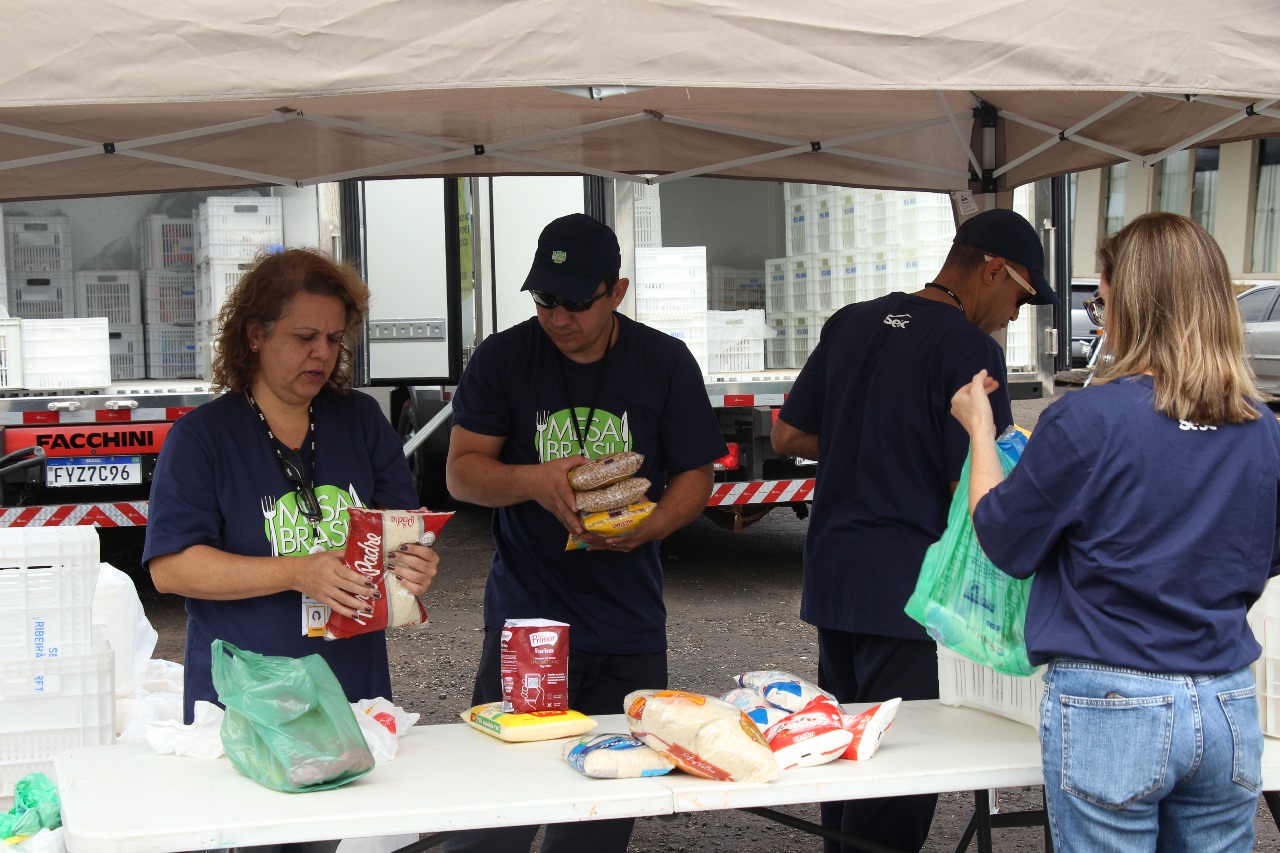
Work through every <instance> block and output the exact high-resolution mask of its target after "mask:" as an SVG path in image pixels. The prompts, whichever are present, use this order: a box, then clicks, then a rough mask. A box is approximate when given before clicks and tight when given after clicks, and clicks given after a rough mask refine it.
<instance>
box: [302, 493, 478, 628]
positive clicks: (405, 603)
mask: <svg viewBox="0 0 1280 853" xmlns="http://www.w3.org/2000/svg"><path fill="white" fill-rule="evenodd" d="M347 515H348V517H349V519H350V527H349V529H348V532H347V548H346V551H345V552H343V555H342V562H343V564H344V565H346V566H347V568H349V569H352V570H353V571H356V572H359V573H360V574H362V575H364V576H365V577H366V578H368V579H369V580H371V581H373V582H374V587H373V589H371V590H369V592H368V593H366V594H364V595H361V596H357V598H359V599H360V600H361V601H362V602H364V603H365V604H366V605H369V606H371V607H372V609H373V613H372V615H368V616H366V615H363V614H356V615H355V616H343V615H342V614H341V613H336V612H332V611H331V612H330V613H329V621H328V622H327V623H326V624H325V632H324V638H325V639H326V640H340V639H343V638H345V637H354V636H355V635H357V634H367V633H369V632H370V631H382V630H385V629H387V628H398V627H400V626H402V625H424V624H426V621H427V610H426V608H425V607H423V606H422V602H420V601H418V598H417V596H415V595H414V594H413V593H411V592H409V591H408V590H407V589H405V588H404V587H403V586H401V585H400V581H399V579H397V578H396V576H395V574H394V573H392V572H389V571H387V558H388V557H389V556H390V555H392V554H394V553H395V552H396V551H397V550H399V548H400V546H401V545H405V544H409V543H417V544H420V545H433V544H435V541H436V537H437V536H438V535H439V533H440V530H441V528H443V527H444V525H445V522H447V521H448V520H449V519H450V518H452V517H453V513H451V512H428V511H427V510H425V509H385V510H384V509H366V508H364V507H354V506H353V507H351V508H349V509H348V510H347ZM374 592H378V593H380V594H381V595H380V597H378V598H374V597H373V593H374Z"/></svg>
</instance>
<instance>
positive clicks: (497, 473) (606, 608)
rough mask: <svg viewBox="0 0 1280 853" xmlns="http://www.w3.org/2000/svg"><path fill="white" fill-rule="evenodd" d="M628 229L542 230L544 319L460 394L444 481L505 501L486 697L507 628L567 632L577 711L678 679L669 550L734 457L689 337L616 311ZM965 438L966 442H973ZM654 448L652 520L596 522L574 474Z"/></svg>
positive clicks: (475, 839)
mask: <svg viewBox="0 0 1280 853" xmlns="http://www.w3.org/2000/svg"><path fill="white" fill-rule="evenodd" d="M621 266H622V255H621V252H620V251H619V248H618V239H617V237H616V236H615V235H614V233H613V231H612V230H610V229H609V228H608V227H607V226H605V225H603V224H601V223H600V222H598V221H596V220H595V219H592V218H591V217H590V216H586V215H584V214H580V213H578V214H572V215H570V216H564V217H561V218H560V219H557V220H555V221H553V222H552V223H550V224H549V225H547V227H546V228H544V229H543V231H542V235H541V236H540V237H539V239H538V249H537V252H536V253H535V254H534V258H533V266H532V268H531V269H530V270H529V276H528V278H527V279H525V283H524V287H523V288H522V289H523V290H527V291H529V294H530V296H532V297H533V303H534V306H535V309H536V312H537V314H536V316H535V317H533V318H531V319H529V320H527V321H526V322H524V323H521V324H520V325H518V326H515V327H514V328H511V329H508V330H507V331H504V332H500V333H498V334H496V335H493V336H492V337H490V338H488V339H487V340H485V341H484V343H482V344H481V345H480V346H479V347H478V348H477V349H476V351H475V354H474V355H473V356H472V357H471V360H470V362H469V363H468V364H467V369H466V371H465V372H464V373H463V375H462V379H461V381H460V383H459V385H458V389H457V392H456V393H455V394H454V398H453V432H452V433H451V435H450V439H449V460H448V463H447V469H446V477H447V482H448V485H449V491H450V492H451V493H452V494H453V496H454V497H456V498H458V499H459V500H463V501H467V502H469V503H474V504H479V505H481V506H490V507H494V508H495V509H494V514H493V540H494V544H495V546H496V550H495V553H494V555H493V560H492V563H491V564H490V568H489V577H488V581H487V583H486V585H485V594H484V624H485V631H484V633H485V637H484V648H483V650H482V653H481V660H480V667H479V671H478V673H477V674H476V683H475V691H474V693H473V695H472V704H473V705H474V704H480V703H483V702H496V701H498V700H500V699H501V698H502V687H501V681H500V678H501V676H500V673H501V665H500V661H499V654H500V651H501V632H502V626H503V623H504V621H505V620H507V619H522V618H545V619H554V620H557V621H560V622H567V623H568V624H569V626H570V629H569V645H570V655H569V707H570V708H572V709H573V710H575V711H581V712H582V713H584V714H620V713H622V712H623V710H624V708H623V697H625V696H626V695H627V694H628V693H629V692H631V691H632V690H637V689H641V688H657V689H661V688H665V687H666V686H667V632H666V621H667V612H666V607H665V605H664V604H663V600H662V565H661V563H660V562H659V558H658V543H659V542H660V541H661V540H662V539H663V538H664V537H665V536H667V535H668V534H670V533H671V532H672V531H674V530H677V529H679V528H681V527H683V526H684V525H686V524H688V523H689V522H690V521H692V520H693V519H694V518H695V517H697V516H698V514H699V513H700V512H701V511H702V509H703V507H704V506H706V503H707V498H708V497H709V496H710V495H711V484H712V468H711V465H712V462H714V461H715V460H716V459H718V458H720V457H721V456H723V455H724V454H725V453H726V452H727V447H726V446H725V442H724V438H723V436H722V435H721V434H720V427H719V424H718V423H717V420H716V417H715V413H714V412H713V411H712V409H711V403H710V400H709V399H708V397H707V393H706V388H705V387H704V385H703V381H702V373H701V371H700V370H699V368H698V363H697V362H696V361H695V360H694V357H693V354H692V353H690V352H689V348H688V347H687V346H686V345H685V344H684V343H683V342H682V341H680V340H677V339H676V338H673V337H671V336H670V335H666V334H663V333H662V332H660V331H657V330H656V329H651V328H649V327H648V326H645V325H642V324H640V323H637V322H635V321H633V320H631V319H628V318H627V317H625V316H623V315H621V314H619V313H617V311H616V309H617V307H618V305H619V303H621V302H622V299H623V297H624V296H625V295H626V292H627V286H628V282H627V280H626V279H625V278H619V277H618V274H619V271H620V269H621ZM966 441H967V439H966ZM622 451H634V452H636V453H639V454H642V455H643V456H644V464H643V466H642V467H641V468H640V471H639V472H638V474H637V476H640V477H643V478H646V479H648V480H649V481H650V482H651V483H652V486H651V487H650V489H649V491H648V493H647V497H648V499H649V500H652V501H656V503H657V506H656V507H655V508H654V510H653V512H652V514H650V515H649V517H648V518H647V519H646V520H645V521H644V522H643V523H642V524H641V525H640V526H639V527H637V528H636V529H634V530H633V531H632V532H630V533H628V534H626V535H625V536H619V537H610V538H605V537H601V536H598V535H595V534H590V533H587V534H585V536H584V540H585V541H586V542H588V543H589V544H590V545H591V548H590V549H589V550H586V551H582V550H575V551H566V550H565V543H566V539H567V538H568V536H569V534H571V533H572V534H575V535H583V534H584V530H583V526H582V519H581V518H580V517H579V513H578V511H577V504H576V502H575V497H574V491H573V489H571V488H570V486H569V480H568V477H567V474H568V472H569V470H570V469H571V468H573V467H575V466H577V465H580V464H582V463H584V462H586V461H587V458H588V457H589V458H592V459H595V458H598V457H601V456H605V455H608V454H611V453H618V452H622ZM633 823H634V822H633V821H632V820H610V821H586V822H582V823H570V824H556V825H552V826H549V827H547V832H546V836H545V838H544V840H543V844H542V850H543V853H548V851H566V853H568V852H569V851H574V853H576V851H585V850H590V851H623V850H626V847H627V842H628V839H629V838H630V837H631V828H632V824H633ZM536 831H537V827H533V826H527V827H509V828H504V829H495V830H483V831H476V832H464V833H459V834H458V835H455V836H454V837H453V838H451V839H450V840H449V841H448V842H447V843H446V847H445V849H446V850H448V851H450V853H458V851H464V850H465V851H471V850H475V851H480V850H483V851H522V853H523V851H527V850H528V849H529V845H530V843H531V842H532V841H533V837H534V834H535V832H536Z"/></svg>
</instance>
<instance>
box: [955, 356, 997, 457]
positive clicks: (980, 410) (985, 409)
mask: <svg viewBox="0 0 1280 853" xmlns="http://www.w3.org/2000/svg"><path fill="white" fill-rule="evenodd" d="M999 387H1000V383H999V382H997V381H996V380H995V379H992V378H991V376H990V375H988V373H987V371H985V370H980V371H978V372H977V373H976V374H974V377H973V381H972V382H970V383H969V384H967V385H965V386H964V387H962V388H961V389H960V390H959V391H957V392H956V393H955V396H954V397H952V398H951V414H952V415H953V416H954V417H955V419H956V420H958V421H959V422H960V425H961V426H963V427H964V428H965V431H966V432H968V433H969V438H970V439H974V438H990V439H991V440H992V441H994V440H995V438H996V423H995V416H994V415H993V414H992V413H991V401H990V400H988V399H987V395H988V394H990V393H991V392H993V391H995V390H996V389H997V388H999Z"/></svg>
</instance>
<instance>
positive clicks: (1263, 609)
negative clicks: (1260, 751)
mask: <svg viewBox="0 0 1280 853" xmlns="http://www.w3.org/2000/svg"><path fill="white" fill-rule="evenodd" d="M1248 618H1249V625H1250V626H1251V627H1252V628H1253V636H1254V637H1256V638H1257V640H1258V643H1259V645H1261V646H1262V655H1261V657H1259V658H1258V659H1257V660H1256V661H1254V663H1253V678H1254V681H1256V682H1257V685H1258V717H1259V719H1260V721H1261V723H1262V733H1263V734H1264V735H1266V736H1267V737H1280V579H1276V578H1272V579H1271V580H1270V581H1269V582H1268V583H1267V587H1266V589H1265V590H1263V593H1262V597H1261V598H1259V599H1258V601H1257V603H1256V604H1254V605H1253V608H1252V609H1251V610H1250V611H1249V617H1248Z"/></svg>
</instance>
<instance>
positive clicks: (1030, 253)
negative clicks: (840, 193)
mask: <svg viewBox="0 0 1280 853" xmlns="http://www.w3.org/2000/svg"><path fill="white" fill-rule="evenodd" d="M1028 304H1032V305H1050V304H1053V305H1056V304H1058V299H1057V297H1056V296H1055V295H1054V293H1053V291H1052V289H1051V288H1050V286H1049V281H1048V279H1046V278H1045V275H1044V252H1043V249H1042V248H1041V246H1040V240H1039V238H1038V237H1037V235H1036V232H1035V230H1034V229H1032V227H1031V225H1030V224H1029V223H1028V222H1027V221H1026V220H1025V219H1023V218H1022V217H1021V216H1019V215H1018V214H1016V213H1014V212H1013V211H1011V210H989V211H986V212H985V213H980V214H978V215H977V216H975V217H973V218H971V219H969V220H967V221H965V222H964V223H963V224H962V225H961V226H960V228H959V229H958V231H957V233H956V236H955V240H954V244H953V245H952V247H951V251H950V253H949V254H948V255H947V259H946V261H945V263H944V264H943V267H942V270H941V271H940V272H939V273H938V275H937V277H936V278H935V279H934V280H933V281H931V282H929V283H928V284H925V285H924V287H923V288H922V289H920V290H918V291H916V292H915V293H910V294H907V293H891V294H889V295H887V296H883V297H881V298H879V299H875V300H871V301H869V302H863V303H858V304H855V305H850V306H847V307H845V308H843V309H841V310H840V311H838V312H836V313H835V314H834V315H832V317H831V319H830V320H828V321H827V323H826V325H825V326H823V329H822V336H821V338H820V340H819V343H818V345H817V347H815V348H814V351H813V354H812V355H811V356H810V357H809V360H808V362H807V363H806V364H805V366H804V369H803V370H801V372H800V375H799V377H798V378H797V379H796V382H795V385H794V386H793V387H792V389H791V393H790V395H788V397H787V401H786V403H785V404H784V405H783V407H782V410H781V412H780V413H779V416H778V421H777V423H776V424H775V426H774V431H773V447H774V449H775V450H776V451H778V452H779V453H786V454H791V455H795V456H800V457H804V458H806V459H816V460H818V470H817V484H816V487H815V489H814V492H813V513H812V515H811V516H810V520H809V533H808V537H807V539H806V541H805V552H804V582H803V594H802V598H801V604H800V616H801V618H802V619H804V620H805V621H806V622H809V623H810V624H812V625H814V626H816V627H817V629H818V683H819V684H820V685H821V686H823V687H825V688H826V689H828V690H830V691H832V692H833V693H835V695H836V697H837V698H838V699H840V701H842V702H875V701H881V700H884V699H891V698H893V697H895V696H900V697H902V698H904V699H936V698H937V697H938V661H937V654H936V646H935V644H934V642H933V641H932V640H930V639H929V637H928V635H927V634H925V631H924V628H922V627H921V626H920V625H919V624H917V623H916V622H914V621H912V620H911V619H910V618H909V617H908V616H907V615H906V614H905V613H904V612H903V607H904V606H905V605H906V603H907V598H908V597H909V596H910V595H911V592H912V590H914V589H915V584H916V579H917V578H918V576H919V573H920V563H921V561H922V560H923V559H924V552H925V549H926V548H928V547H929V545H931V544H933V543H934V542H935V541H937V540H938V539H940V538H941V537H942V532H943V530H944V529H945V527H946V523H947V511H948V509H949V507H950V502H951V493H952V491H953V490H954V489H955V485H956V482H957V481H958V480H959V478H960V469H961V467H962V466H963V464H964V460H965V457H966V455H967V454H968V450H969V446H968V436H967V434H966V433H965V431H964V429H963V428H962V427H961V426H960V423H959V422H958V421H956V420H955V419H954V418H953V417H951V414H950V407H951V397H952V395H953V394H955V392H956V391H957V390H958V389H959V388H961V387H963V386H964V385H966V384H967V383H968V382H969V381H970V380H971V379H972V378H973V376H974V374H975V373H977V372H978V371H979V370H984V369H985V370H986V371H987V372H988V373H989V374H990V375H991V376H993V377H996V378H997V379H998V381H1000V383H1001V384H1002V386H1003V383H1004V382H1005V361H1004V353H1003V351H1002V350H1001V349H1000V346H999V344H997V343H996V342H995V340H993V339H992V337H991V333H992V332H995V331H997V330H999V329H1003V328H1004V327H1005V326H1007V325H1008V324H1009V323H1010V322H1011V321H1013V320H1015V319H1017V317H1018V312H1019V310H1020V309H1021V308H1022V307H1023V306H1024V305H1028ZM991 406H992V409H993V411H994V412H995V419H996V427H997V429H998V430H1001V431H1003V430H1004V429H1005V428H1006V427H1008V426H1009V425H1010V424H1011V423H1013V415H1012V413H1011V411H1010V407H1009V394H1008V391H1007V389H1005V388H1004V387H1001V388H999V389H997V390H996V391H995V392H994V393H993V394H992V395H991ZM936 802H937V797H936V796H932V795H928V796H916V797H900V798H893V799H881V800H858V801H850V802H834V803H824V804H823V806H822V822H823V825H824V826H826V827H828V828H831V829H836V830H840V831H842V832H844V833H847V834H849V835H855V836H859V837H861V838H864V839H867V840H871V841H875V842H879V843H880V844H884V845H887V846H889V847H892V848H894V849H898V850H919V849H920V848H921V847H922V846H923V844H924V842H925V839H926V837H927V836H928V834H929V824H930V822H931V821H932V819H933V809H934V805H935V804H936ZM853 849H855V848H853V847H842V846H840V845H839V844H837V843H835V842H832V841H827V842H826V850H827V851H828V853H835V851H844V850H853Z"/></svg>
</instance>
